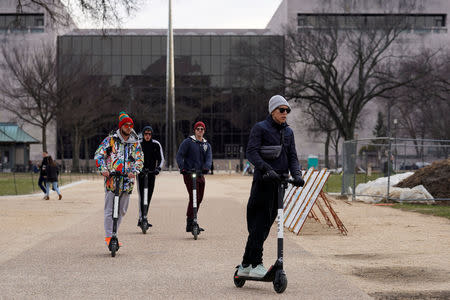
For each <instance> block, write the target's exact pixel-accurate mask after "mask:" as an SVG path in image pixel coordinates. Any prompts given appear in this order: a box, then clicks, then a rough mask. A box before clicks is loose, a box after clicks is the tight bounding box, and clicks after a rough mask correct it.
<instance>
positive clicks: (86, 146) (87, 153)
mask: <svg viewBox="0 0 450 300" xmlns="http://www.w3.org/2000/svg"><path fill="white" fill-rule="evenodd" d="M84 159H85V164H84V169H85V171H86V173H87V172H89V143H88V138H87V137H84Z"/></svg>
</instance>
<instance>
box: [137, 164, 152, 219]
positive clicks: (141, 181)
mask: <svg viewBox="0 0 450 300" xmlns="http://www.w3.org/2000/svg"><path fill="white" fill-rule="evenodd" d="M147 179H148V180H147V182H148V195H147V199H148V205H147V209H146V210H145V211H144V187H145V186H144V184H145V176H144V174H142V173H140V174H139V175H138V180H139V183H138V186H139V200H140V205H139V208H140V209H139V217H142V214H143V212H144V214H145V215H147V213H148V208H149V207H150V201H151V200H152V195H153V190H154V188H155V175H154V174H149V175H147Z"/></svg>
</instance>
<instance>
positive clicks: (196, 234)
mask: <svg viewBox="0 0 450 300" xmlns="http://www.w3.org/2000/svg"><path fill="white" fill-rule="evenodd" d="M192 235H193V236H194V240H197V237H198V225H194V227H192Z"/></svg>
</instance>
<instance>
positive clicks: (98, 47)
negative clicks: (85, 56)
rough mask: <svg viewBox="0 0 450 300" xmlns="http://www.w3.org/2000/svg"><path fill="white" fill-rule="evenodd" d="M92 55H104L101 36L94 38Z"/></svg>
mask: <svg viewBox="0 0 450 300" xmlns="http://www.w3.org/2000/svg"><path fill="white" fill-rule="evenodd" d="M92 54H94V55H101V54H102V41H101V37H99V36H93V37H92Z"/></svg>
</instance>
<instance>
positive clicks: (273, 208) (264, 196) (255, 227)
mask: <svg viewBox="0 0 450 300" xmlns="http://www.w3.org/2000/svg"><path fill="white" fill-rule="evenodd" d="M277 203H278V185H277V184H276V183H274V182H267V181H262V180H260V179H256V180H255V179H253V182H252V188H251V192H250V198H249V200H248V204H247V229H248V239H247V245H246V246H245V253H244V257H243V259H242V264H245V265H248V264H251V265H253V266H256V265H258V264H261V263H262V261H263V259H262V257H263V245H264V241H265V240H266V239H267V236H268V235H269V232H270V227H271V226H272V224H273V222H274V221H275V219H276V217H277V213H278V207H277V206H278V205H277Z"/></svg>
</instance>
